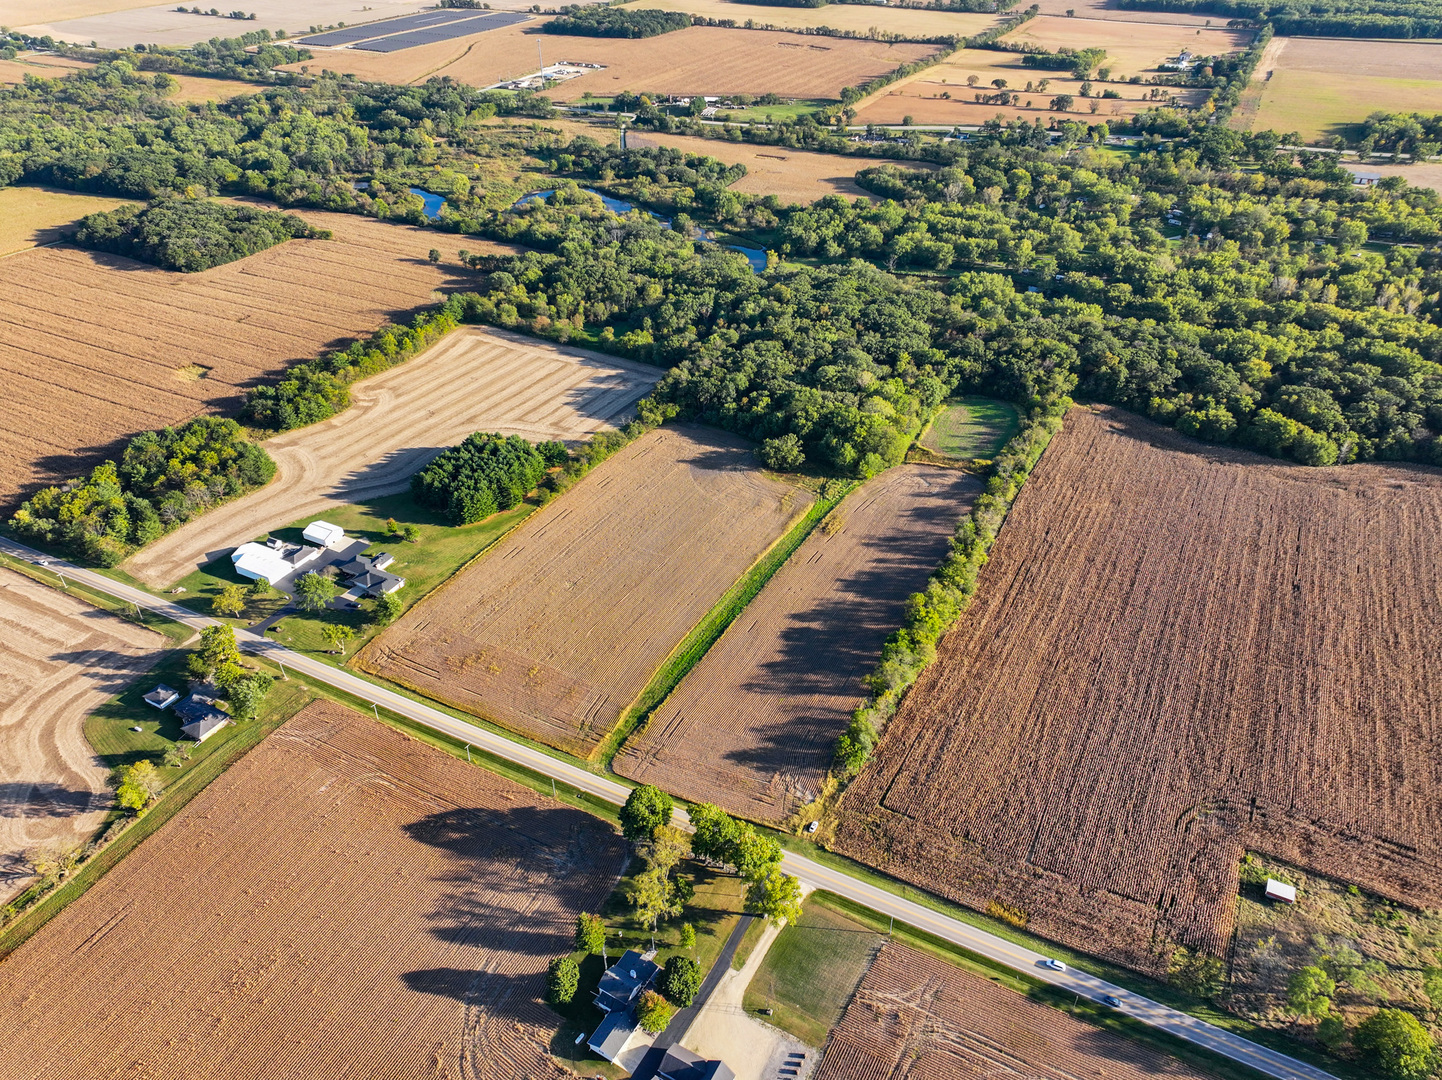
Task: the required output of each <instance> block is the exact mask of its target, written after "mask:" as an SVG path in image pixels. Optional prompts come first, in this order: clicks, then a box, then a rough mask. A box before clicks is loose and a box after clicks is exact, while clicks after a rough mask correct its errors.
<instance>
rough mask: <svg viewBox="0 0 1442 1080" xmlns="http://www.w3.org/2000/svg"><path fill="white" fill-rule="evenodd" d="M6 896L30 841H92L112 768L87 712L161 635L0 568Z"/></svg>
mask: <svg viewBox="0 0 1442 1080" xmlns="http://www.w3.org/2000/svg"><path fill="white" fill-rule="evenodd" d="M0 640H3V641H4V643H5V646H4V648H3V649H0V745H3V746H4V748H5V749H4V753H3V754H0V901H3V900H5V899H7V898H8V896H9V895H10V894H11V893H12V892H15V891H17V890H19V889H20V888H22V887H23V886H24V885H25V884H26V883H27V881H28V875H27V874H25V872H24V871H23V870H22V869H21V868H20V867H19V866H18V864H17V862H16V857H17V856H19V855H20V854H21V853H23V852H24V851H25V850H26V849H27V848H30V847H33V846H36V845H43V844H49V843H52V842H65V843H71V842H77V841H83V840H86V839H89V837H90V835H91V834H92V833H93V832H94V831H95V830H96V828H97V827H98V826H99V825H100V822H101V820H102V819H103V818H104V817H105V811H106V807H107V804H108V803H109V799H107V798H105V796H104V792H105V780H106V771H105V769H104V767H103V766H102V765H101V763H100V761H99V760H98V759H97V758H96V756H95V751H94V750H92V749H91V747H90V744H89V743H88V742H86V740H85V718H86V717H87V716H88V715H89V714H90V713H91V712H93V711H94V710H95V709H96V708H97V707H98V706H99V705H100V704H101V703H102V702H104V701H105V700H106V699H107V698H109V697H111V696H112V695H114V694H118V693H119V692H120V691H121V690H123V689H125V687H126V686H128V685H129V684H130V681H131V680H132V679H134V678H135V677H136V676H137V675H138V674H139V673H140V672H142V671H145V670H146V669H147V668H149V667H151V666H152V665H153V664H154V663H155V662H156V659H157V658H158V656H159V654H160V652H161V651H162V650H163V649H164V648H165V645H166V642H165V639H164V638H162V637H161V636H160V635H159V634H156V633H155V632H153V631H151V630H146V629H144V628H143V627H139V626H136V625H134V624H133V623H128V622H126V621H125V620H124V619H120V618H117V617H116V616H114V615H109V614H106V613H105V612H102V611H98V610H96V609H95V608H93V607H90V606H89V605H88V604H85V603H82V602H81V601H79V600H76V599H75V598H74V597H71V596H67V595H66V594H65V593H63V592H59V591H58V590H56V589H52V588H50V587H49V586H46V585H41V584H40V583H39V582H36V581H32V580H31V579H30V578H27V577H24V576H23V575H21V574H17V573H14V572H13V571H10V570H0Z"/></svg>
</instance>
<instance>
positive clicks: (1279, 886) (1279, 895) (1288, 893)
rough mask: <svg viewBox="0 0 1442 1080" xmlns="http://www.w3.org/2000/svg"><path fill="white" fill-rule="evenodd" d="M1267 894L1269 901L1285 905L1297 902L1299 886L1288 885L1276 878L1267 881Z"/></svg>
mask: <svg viewBox="0 0 1442 1080" xmlns="http://www.w3.org/2000/svg"><path fill="white" fill-rule="evenodd" d="M1265 892H1266V894H1267V899H1268V900H1280V901H1281V902H1282V903H1284V904H1295V903H1296V902H1297V886H1295V885H1288V884H1287V883H1286V882H1285V881H1278V880H1277V879H1276V878H1268V879H1267V887H1266V890H1265Z"/></svg>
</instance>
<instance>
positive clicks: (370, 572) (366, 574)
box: [336, 555, 401, 595]
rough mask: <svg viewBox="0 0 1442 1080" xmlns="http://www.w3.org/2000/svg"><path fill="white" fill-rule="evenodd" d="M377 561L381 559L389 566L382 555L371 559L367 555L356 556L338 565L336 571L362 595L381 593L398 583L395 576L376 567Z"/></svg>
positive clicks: (398, 579)
mask: <svg viewBox="0 0 1442 1080" xmlns="http://www.w3.org/2000/svg"><path fill="white" fill-rule="evenodd" d="M377 559H382V560H383V561H385V562H386V563H387V565H389V563H390V560H389V559H386V558H385V557H384V556H383V555H382V556H377V557H376V558H372V557H371V556H369V555H357V556H356V557H355V558H354V559H351V560H350V562H343V563H340V564H339V565H338V566H337V567H336V569H338V570H339V571H340V572H341V575H342V576H343V577H345V578H347V579H349V580H348V584H350V585H352V586H355V587H357V588H359V589H360V590H361V591H362V592H364V593H369V594H371V595H374V594H377V593H383V592H386V591H388V590H389V589H391V588H392V587H393V586H392V582H397V581H400V580H401V579H400V577H399V576H398V575H396V574H391V573H387V572H386V571H385V570H382V569H381V568H380V567H378V566H377V565H376V561H377Z"/></svg>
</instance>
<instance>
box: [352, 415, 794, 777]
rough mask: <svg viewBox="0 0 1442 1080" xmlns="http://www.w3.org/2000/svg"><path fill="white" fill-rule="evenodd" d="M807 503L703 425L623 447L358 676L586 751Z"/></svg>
mask: <svg viewBox="0 0 1442 1080" xmlns="http://www.w3.org/2000/svg"><path fill="white" fill-rule="evenodd" d="M810 503H811V496H810V494H809V493H807V492H805V491H803V490H801V489H799V488H795V487H791V486H789V485H786V484H782V483H780V482H778V481H776V480H772V479H769V478H768V477H766V476H765V475H764V474H763V473H761V472H760V470H759V469H757V468H756V466H755V459H754V458H753V457H752V455H751V448H750V444H749V443H746V442H745V441H744V440H741V439H738V438H736V437H734V436H731V435H727V434H724V433H722V432H719V431H714V430H711V429H707V428H697V427H689V426H676V427H669V426H668V427H665V428H662V429H660V430H658V431H653V432H651V433H650V434H649V435H646V436H645V437H643V438H641V439H638V440H637V441H636V442H634V443H632V444H631V445H630V446H628V447H627V448H626V449H625V450H623V451H621V452H620V453H619V454H617V455H616V456H615V457H613V458H611V459H610V460H609V461H607V462H605V463H603V464H602V465H600V466H598V467H597V469H596V470H595V472H593V473H592V474H591V475H590V476H588V477H587V478H586V479H585V480H583V481H582V482H581V483H580V484H578V485H577V486H576V487H575V488H573V489H572V490H570V491H569V492H567V493H566V494H564V495H562V496H561V497H560V498H558V499H556V500H555V501H554V502H552V503H550V504H549V505H548V506H546V507H545V508H544V509H542V510H541V511H540V512H538V513H536V514H534V515H533V516H532V517H531V518H530V519H529V520H528V521H527V522H526V523H525V524H524V525H522V526H521V527H520V528H519V529H517V530H516V531H515V532H513V533H511V534H510V535H509V536H507V537H506V538H505V539H504V540H502V541H501V542H500V543H498V544H497V545H496V546H495V547H494V548H492V549H491V550H490V551H489V552H488V553H487V554H486V555H485V556H484V557H483V558H481V559H480V560H478V561H477V562H475V563H472V564H471V565H470V566H469V567H467V568H466V569H465V570H463V571H461V572H460V573H459V574H457V575H456V576H455V577H453V578H451V580H450V581H449V582H447V583H446V584H445V585H444V586H442V587H441V588H439V589H437V590H436V591H435V592H433V593H431V594H430V595H429V596H428V597H426V598H425V599H424V600H422V601H421V602H420V603H418V604H416V605H415V606H414V607H412V608H411V609H410V610H409V611H407V612H406V613H405V615H403V616H402V617H401V618H400V619H398V620H397V621H396V624H395V625H394V626H392V627H391V628H390V629H388V630H386V631H385V632H384V633H383V634H381V636H380V637H378V638H376V639H375V640H374V641H372V642H371V643H370V644H369V645H368V646H367V647H366V648H365V649H364V650H363V651H362V652H361V654H360V656H359V657H358V658H357V660H356V663H357V665H358V666H359V667H361V668H362V669H364V670H366V671H369V672H371V673H373V674H376V675H380V676H383V677H385V678H387V679H391V680H393V681H394V682H397V683H400V684H402V685H403V686H408V687H411V688H412V689H414V690H417V691H419V692H420V693H423V694H425V695H427V696H428V697H432V698H435V699H436V700H438V701H443V702H446V703H447V704H449V705H453V706H455V707H456V708H459V709H464V710H466V711H467V712H471V713H474V714H475V715H477V716H482V717H485V718H486V719H489V720H493V721H495V722H496V723H498V724H502V725H504V726H505V727H507V728H510V729H511V730H512V731H517V732H520V733H521V734H524V735H529V736H531V737H533V738H536V739H540V740H541V741H542V742H545V743H548V744H549V745H551V746H556V747H560V748H562V749H565V750H570V751H573V752H575V753H578V754H581V755H586V754H589V753H590V752H591V751H592V750H593V749H595V747H596V744H597V743H599V742H600V741H601V739H603V738H604V737H605V736H606V734H607V733H608V732H610V731H611V729H612V728H613V727H615V725H616V722H617V720H619V719H620V716H621V713H622V712H623V711H624V710H625V709H626V707H627V706H629V705H630V704H631V702H632V701H634V700H635V699H636V697H637V696H638V695H639V694H640V693H641V691H642V690H643V689H644V688H645V686H646V683H647V682H648V681H649V680H650V678H651V676H652V675H653V674H654V673H655V671H656V669H657V668H659V667H660V666H661V663H662V662H663V661H664V660H665V659H666V657H667V656H669V655H670V653H671V651H672V650H673V649H674V648H675V647H676V646H677V645H678V644H679V643H680V642H681V639H682V638H684V637H685V636H686V634H687V633H688V632H689V631H690V630H691V628H692V627H693V626H695V625H696V623H698V622H699V621H700V620H701V618H702V617H703V616H704V615H705V614H706V613H707V612H708V611H710V610H711V607H712V605H713V604H715V603H716V601H717V600H719V599H720V597H721V595H722V594H723V593H724V592H725V591H726V590H727V589H728V588H730V587H731V585H732V583H733V582H735V581H736V579H737V578H739V577H740V576H741V575H742V574H743V573H745V572H746V570H747V569H748V568H749V567H750V566H751V565H752V564H753V563H754V562H755V561H756V560H757V559H759V558H760V557H761V556H762V555H763V554H764V553H765V552H766V550H767V549H768V548H770V546H771V545H772V544H773V543H774V542H775V541H776V539H777V538H778V537H780V536H781V534H782V533H783V532H785V530H786V528H787V526H788V525H789V524H790V522H791V521H792V520H793V519H795V518H796V517H797V516H798V515H800V514H802V513H804V512H805V510H806V508H807V507H808V506H809V505H810Z"/></svg>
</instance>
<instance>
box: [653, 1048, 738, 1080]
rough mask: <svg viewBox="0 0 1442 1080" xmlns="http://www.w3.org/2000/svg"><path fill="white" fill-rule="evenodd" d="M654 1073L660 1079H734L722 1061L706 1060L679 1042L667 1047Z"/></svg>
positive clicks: (733, 1075) (733, 1074)
mask: <svg viewBox="0 0 1442 1080" xmlns="http://www.w3.org/2000/svg"><path fill="white" fill-rule="evenodd" d="M656 1075H657V1076H659V1077H660V1078H661V1080H736V1074H735V1073H734V1072H732V1071H731V1069H730V1067H729V1066H728V1065H727V1064H726V1063H725V1062H724V1061H707V1060H706V1059H705V1058H703V1057H702V1056H701V1055H699V1054H693V1053H691V1051H690V1050H687V1049H686V1048H685V1047H684V1046H682V1045H681V1044H680V1043H673V1044H672V1045H671V1046H670V1047H668V1048H667V1050H666V1056H665V1057H664V1058H662V1059H661V1067H660V1068H658V1069H657V1070H656Z"/></svg>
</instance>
